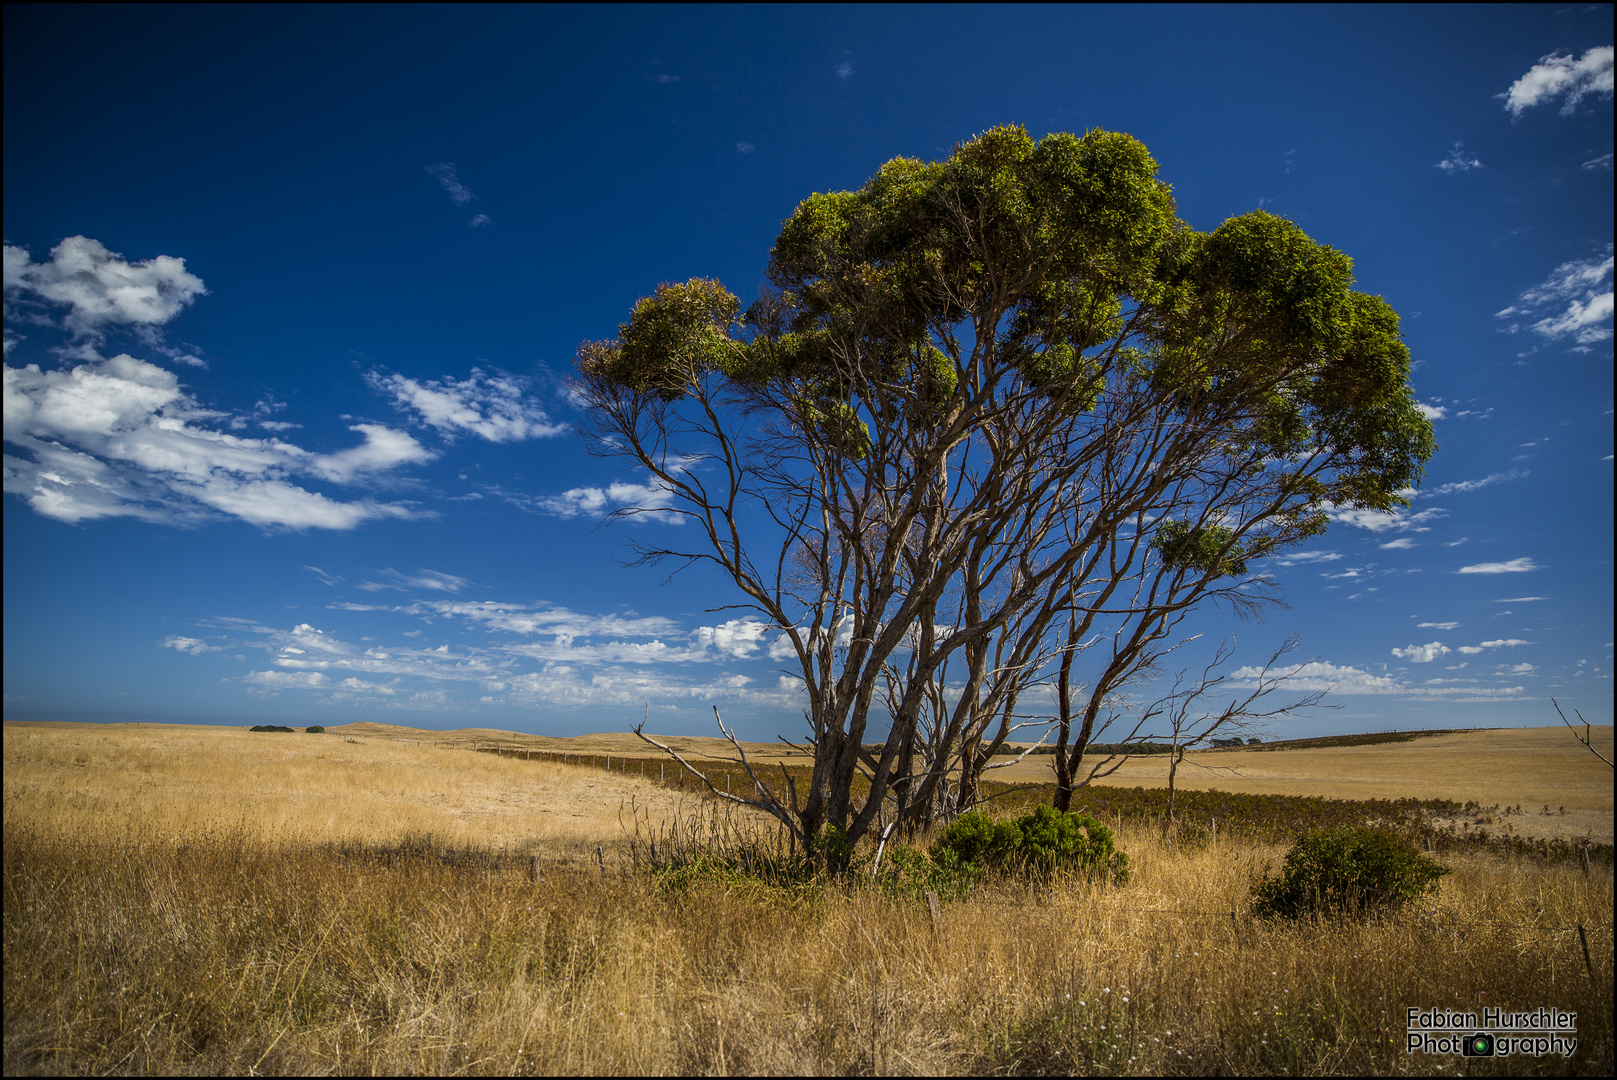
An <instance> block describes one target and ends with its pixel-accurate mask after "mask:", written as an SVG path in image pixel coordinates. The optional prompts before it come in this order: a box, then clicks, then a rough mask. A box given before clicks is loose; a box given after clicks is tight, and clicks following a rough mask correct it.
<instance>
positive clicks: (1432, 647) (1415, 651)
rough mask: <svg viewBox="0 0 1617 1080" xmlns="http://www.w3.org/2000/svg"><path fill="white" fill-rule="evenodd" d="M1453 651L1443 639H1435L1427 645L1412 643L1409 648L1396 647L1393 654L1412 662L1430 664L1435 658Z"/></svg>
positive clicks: (1438, 658)
mask: <svg viewBox="0 0 1617 1080" xmlns="http://www.w3.org/2000/svg"><path fill="white" fill-rule="evenodd" d="M1453 651H1454V650H1453V649H1451V648H1449V647H1448V646H1447V645H1445V644H1443V643H1442V642H1441V641H1433V642H1430V643H1428V644H1426V645H1411V646H1409V647H1408V648H1407V649H1394V650H1393V651H1392V654H1393V655H1394V656H1396V657H1397V658H1398V659H1400V660H1408V661H1409V662H1410V663H1411V664H1430V663H1431V662H1432V661H1433V660H1440V659H1442V658H1443V657H1445V656H1447V655H1448V654H1449V653H1451V652H1453Z"/></svg>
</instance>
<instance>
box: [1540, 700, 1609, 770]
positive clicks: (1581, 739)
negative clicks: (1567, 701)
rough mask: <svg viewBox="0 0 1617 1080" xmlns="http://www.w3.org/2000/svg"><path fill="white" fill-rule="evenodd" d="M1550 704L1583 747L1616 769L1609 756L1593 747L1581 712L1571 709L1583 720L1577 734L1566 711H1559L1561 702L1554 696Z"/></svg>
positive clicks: (1587, 722)
mask: <svg viewBox="0 0 1617 1080" xmlns="http://www.w3.org/2000/svg"><path fill="white" fill-rule="evenodd" d="M1550 704H1551V705H1554V706H1555V711H1556V712H1557V713H1560V715H1561V723H1563V724H1565V725H1566V726H1567V730H1568V731H1570V732H1572V737H1573V738H1574V739H1576V740H1578V741H1579V742H1581V743H1582V744H1583V745H1584V747H1585V748H1587V749H1588V751H1589V753H1591V754H1593V755H1594V756H1595V757H1597V758H1599V759H1600V760H1601V761H1604V762H1605V763H1606V764H1607V765H1610V766H1611V767H1612V768H1614V769H1617V765H1612V761H1611V758H1609V757H1607V756H1606V755H1605V754H1602V753H1601V752H1600V751H1599V750H1596V749H1595V746H1594V743H1593V742H1592V741H1590V735H1589V721H1587V720H1583V714H1582V713H1581V712H1578V710H1577V709H1573V710H1572V712H1573V715H1575V716H1576V717H1577V718H1578V719H1579V720H1583V734H1582V735H1579V734H1578V729H1577V728H1575V727H1573V726H1572V722H1571V721H1570V720H1568V719H1567V718H1566V713H1564V712H1561V703H1560V702H1559V701H1556V700H1555V699H1554V698H1550Z"/></svg>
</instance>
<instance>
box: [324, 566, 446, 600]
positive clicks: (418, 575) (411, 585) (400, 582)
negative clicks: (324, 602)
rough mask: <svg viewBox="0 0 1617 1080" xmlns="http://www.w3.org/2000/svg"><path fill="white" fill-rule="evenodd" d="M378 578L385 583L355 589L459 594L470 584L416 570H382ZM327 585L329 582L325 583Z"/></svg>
mask: <svg viewBox="0 0 1617 1080" xmlns="http://www.w3.org/2000/svg"><path fill="white" fill-rule="evenodd" d="M378 576H379V577H382V578H385V579H386V580H385V581H364V582H361V583H360V584H359V585H358V586H357V588H359V589H362V590H364V591H365V592H380V591H381V590H383V589H392V590H395V591H397V592H408V591H410V590H412V589H425V590H428V591H429V592H447V593H457V594H458V593H459V592H460V591H461V590H462V589H464V588H465V587H466V586H468V585H470V584H471V582H470V581H468V580H467V579H465V578H463V577H457V576H455V575H454V574H445V573H443V572H442V571H440V570H418V571H416V572H415V573H414V574H401V573H399V572H398V571H397V570H392V569H389V570H382V571H379V572H378ZM327 584H328V585H329V584H330V582H327Z"/></svg>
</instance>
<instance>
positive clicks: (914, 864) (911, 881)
mask: <svg viewBox="0 0 1617 1080" xmlns="http://www.w3.org/2000/svg"><path fill="white" fill-rule="evenodd" d="M982 874H983V869H982V866H981V864H979V863H974V862H962V861H961V859H960V856H959V855H957V854H956V853H955V852H954V851H953V850H952V849H948V848H938V847H936V846H934V848H933V849H932V850H931V851H926V850H924V849H922V848H912V847H907V846H905V845H903V844H893V845H890V846H889V847H888V848H887V851H886V852H885V853H884V855H883V857H882V862H881V867H880V870H879V873H878V875H877V878H876V880H877V883H878V884H880V885H881V887H882V890H883V891H884V892H886V893H887V894H888V895H890V896H904V897H907V898H909V899H912V900H920V899H923V898H924V897H925V896H926V894H927V893H929V892H935V893H937V894H938V897H939V899H942V900H961V899H964V898H965V896H966V894H967V893H968V892H970V891H971V887H972V886H973V885H975V884H976V883H977V881H978V880H979V879H980V878H981V877H982Z"/></svg>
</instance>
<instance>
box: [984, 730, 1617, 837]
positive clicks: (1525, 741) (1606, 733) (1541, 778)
mask: <svg viewBox="0 0 1617 1080" xmlns="http://www.w3.org/2000/svg"><path fill="white" fill-rule="evenodd" d="M1593 741H1594V745H1595V747H1596V748H1597V749H1599V750H1600V752H1601V753H1603V754H1605V755H1606V756H1607V757H1608V758H1609V757H1611V755H1612V728H1611V727H1610V726H1609V725H1608V726H1606V727H1597V728H1594V729H1593ZM991 775H992V776H993V778H994V779H995V780H1004V781H1009V782H1016V783H1049V782H1050V780H1051V772H1050V759H1049V758H1048V757H1040V756H1030V757H1028V758H1025V759H1023V761H1022V762H1021V764H1019V765H1015V766H1012V767H1011V768H1007V769H998V770H995V771H994V772H993V773H992V774H991ZM1100 783H1102V784H1106V785H1108V786H1115V787H1166V786H1167V784H1168V759H1167V756H1166V755H1156V756H1151V757H1138V758H1132V759H1130V760H1129V761H1128V762H1127V763H1125V764H1124V766H1123V768H1122V769H1120V770H1118V771H1117V772H1116V773H1114V774H1112V775H1111V776H1109V777H1107V778H1106V779H1105V780H1103V781H1100ZM1177 783H1178V785H1179V786H1180V787H1183V788H1187V789H1192V790H1203V791H1205V790H1207V789H1209V788H1218V789H1219V790H1220V791H1232V792H1240V793H1243V794H1257V795H1322V796H1324V797H1326V798H1328V799H1401V798H1415V799H1453V800H1454V801H1455V802H1460V803H1464V802H1467V801H1473V800H1474V801H1476V802H1479V803H1482V804H1483V805H1484V806H1492V805H1495V804H1497V805H1501V806H1515V805H1520V806H1521V807H1522V810H1523V811H1524V813H1523V815H1522V816H1520V817H1512V818H1511V819H1510V822H1511V825H1512V827H1513V828H1514V830H1515V831H1516V832H1517V833H1520V834H1522V835H1527V836H1544V837H1561V838H1566V839H1570V838H1574V837H1582V836H1592V837H1593V838H1594V839H1595V840H1599V841H1602V842H1604V843H1607V844H1609V843H1611V842H1612V834H1613V813H1612V774H1611V769H1610V767H1609V766H1607V765H1605V764H1604V763H1603V762H1601V761H1600V760H1598V759H1597V758H1596V757H1595V756H1594V755H1593V754H1591V753H1589V751H1588V750H1586V749H1584V748H1583V747H1582V746H1579V745H1578V743H1577V742H1576V741H1575V740H1574V739H1573V737H1572V734H1571V732H1569V731H1567V729H1566V728H1565V727H1561V726H1557V727H1553V728H1505V729H1500V730H1495V731H1470V732H1461V733H1457V734H1453V735H1432V736H1426V737H1423V738H1419V739H1414V740H1411V741H1409V742H1401V743H1379V744H1375V745H1371V746H1342V747H1329V748H1325V749H1318V750H1315V749H1307V748H1304V749H1296V750H1259V749H1256V748H1253V749H1241V750H1235V749H1231V750H1209V751H1202V752H1199V753H1198V752H1193V753H1188V754H1186V755H1185V760H1184V763H1183V764H1182V765H1181V766H1180V769H1179V776H1178V779H1177ZM1544 806H1548V807H1549V808H1550V810H1551V811H1552V814H1551V815H1550V816H1544V815H1543V814H1537V815H1536V816H1535V815H1534V812H1535V811H1539V810H1540V809H1541V808H1542V807H1544ZM1563 806H1564V807H1566V810H1567V812H1566V814H1565V815H1562V814H1560V813H1557V812H1555V811H1558V810H1559V809H1560V808H1561V807H1563Z"/></svg>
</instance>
